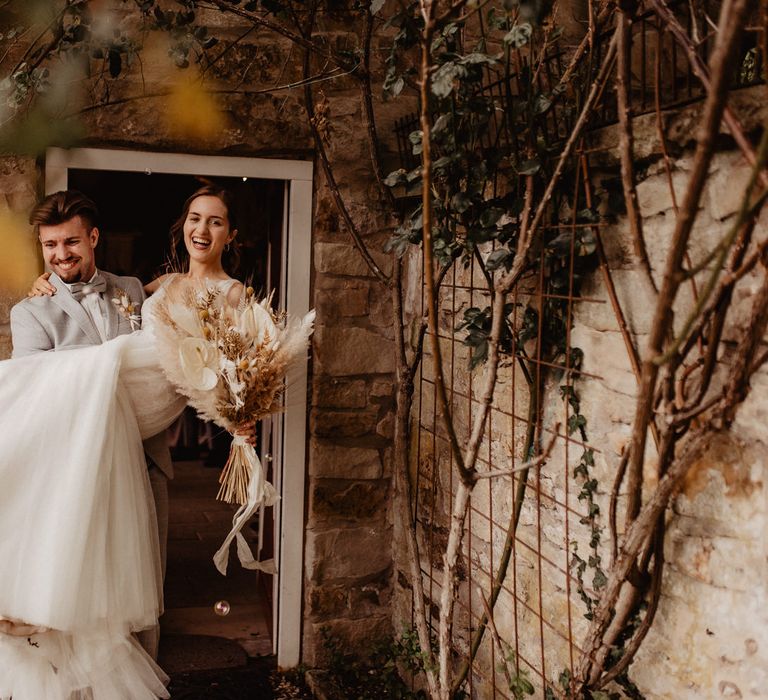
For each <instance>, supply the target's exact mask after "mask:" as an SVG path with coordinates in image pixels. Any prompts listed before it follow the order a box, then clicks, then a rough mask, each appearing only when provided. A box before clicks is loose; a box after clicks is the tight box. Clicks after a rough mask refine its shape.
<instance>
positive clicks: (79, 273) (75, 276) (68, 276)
mask: <svg viewBox="0 0 768 700" xmlns="http://www.w3.org/2000/svg"><path fill="white" fill-rule="evenodd" d="M53 267H54V268H55V269H57V270H59V271H58V272H57V273H56V274H57V275H58V276H59V277H60V278H61V280H62V282H66V283H67V284H74V283H75V282H82V281H83V269H82V267H76V268H73V269H71V270H69V271H65V270H60V269H59V268H58V265H54V266H53Z"/></svg>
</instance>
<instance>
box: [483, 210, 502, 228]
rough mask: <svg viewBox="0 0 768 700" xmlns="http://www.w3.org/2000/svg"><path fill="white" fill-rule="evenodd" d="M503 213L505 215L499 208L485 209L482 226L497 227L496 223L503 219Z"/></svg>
mask: <svg viewBox="0 0 768 700" xmlns="http://www.w3.org/2000/svg"><path fill="white" fill-rule="evenodd" d="M503 213H504V210H503V209H499V208H498V207H491V208H489V209H484V210H483V213H482V214H480V225H481V226H484V227H485V228H489V227H491V226H495V225H496V222H497V221H498V220H499V219H500V218H501V215H502V214H503Z"/></svg>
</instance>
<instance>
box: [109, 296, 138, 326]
mask: <svg viewBox="0 0 768 700" xmlns="http://www.w3.org/2000/svg"><path fill="white" fill-rule="evenodd" d="M115 295H116V296H115V297H114V298H113V299H112V303H113V304H114V305H115V306H116V307H117V310H118V311H119V312H120V315H121V316H122V317H123V318H125V319H127V320H128V322H129V323H130V324H131V330H132V331H135V330H137V329H138V328H139V326H140V325H141V316H139V315H138V314H137V313H136V309H137V306H136V304H134V303H133V302H132V301H131V299H130V297H129V296H128V293H127V292H126V291H125V290H123V289H120V288H117V289H115Z"/></svg>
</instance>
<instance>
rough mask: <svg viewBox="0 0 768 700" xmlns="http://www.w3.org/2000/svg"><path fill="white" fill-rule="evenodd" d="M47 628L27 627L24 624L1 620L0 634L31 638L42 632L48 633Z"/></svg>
mask: <svg viewBox="0 0 768 700" xmlns="http://www.w3.org/2000/svg"><path fill="white" fill-rule="evenodd" d="M47 631H48V630H47V628H45V627H37V626H35V625H27V624H25V623H24V622H14V621H12V620H3V619H0V634H8V635H10V636H12V637H29V636H30V635H33V634H39V633H40V632H47Z"/></svg>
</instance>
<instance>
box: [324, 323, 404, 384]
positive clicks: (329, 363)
mask: <svg viewBox="0 0 768 700" xmlns="http://www.w3.org/2000/svg"><path fill="white" fill-rule="evenodd" d="M313 345H314V348H315V358H316V359H317V362H318V365H319V369H320V370H321V371H323V372H325V373H327V374H330V375H333V376H336V377H341V376H349V375H352V374H361V375H364V374H389V373H391V372H393V371H394V348H393V346H392V342H391V341H390V340H387V339H386V338H383V337H382V336H381V335H379V334H378V333H374V332H373V331H370V330H368V329H366V328H329V327H325V326H320V327H319V328H318V329H317V330H316V331H315V335H314V344H313Z"/></svg>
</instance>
